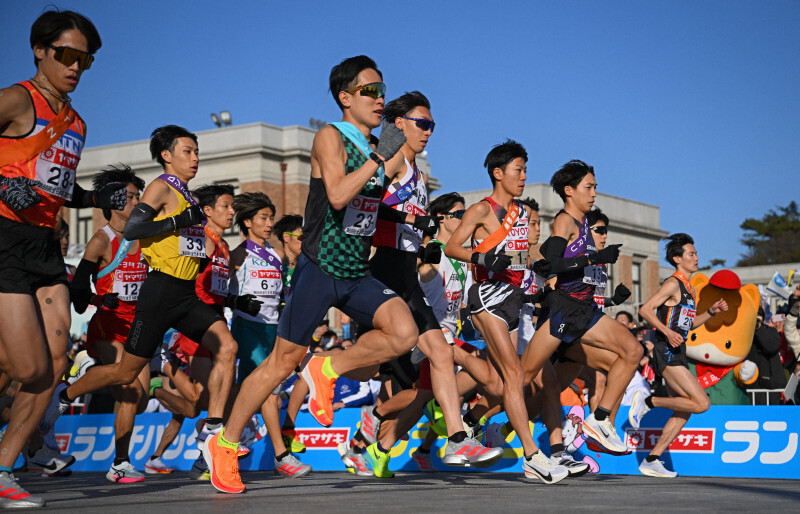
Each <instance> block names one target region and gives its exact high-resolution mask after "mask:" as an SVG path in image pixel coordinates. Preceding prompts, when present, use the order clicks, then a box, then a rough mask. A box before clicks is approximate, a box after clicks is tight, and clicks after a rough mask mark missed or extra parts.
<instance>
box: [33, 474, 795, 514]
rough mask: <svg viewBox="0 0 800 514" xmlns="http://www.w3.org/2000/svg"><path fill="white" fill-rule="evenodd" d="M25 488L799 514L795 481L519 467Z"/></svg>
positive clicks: (53, 505) (67, 506) (269, 504)
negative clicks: (560, 472) (557, 475)
mask: <svg viewBox="0 0 800 514" xmlns="http://www.w3.org/2000/svg"><path fill="white" fill-rule="evenodd" d="M18 478H19V479H20V483H21V485H22V486H23V487H25V488H26V489H27V490H28V491H29V492H31V493H33V494H37V495H41V496H43V497H44V498H45V499H46V500H47V507H46V508H45V509H44V510H54V509H58V511H60V512H82V513H90V512H100V511H102V512H104V513H109V512H112V513H117V512H138V513H141V514H144V513H147V514H155V513H159V512H163V513H165V514H166V513H170V514H171V513H173V512H187V513H188V512H192V513H196V512H220V513H225V514H233V513H237V512H253V511H256V509H260V510H262V511H263V510H266V509H268V510H269V511H270V512H276V513H281V514H284V513H290V512H313V513H315V514H323V513H325V514H327V513H329V512H350V513H362V512H378V513H383V512H406V513H408V512H411V513H414V512H420V513H422V512H437V513H440V512H475V513H481V512H488V513H495V512H501V513H506V512H523V511H524V512H531V511H533V510H535V511H540V512H541V511H544V512H554V511H559V512H566V511H589V510H591V511H595V512H598V511H599V512H606V511H611V510H615V511H619V510H625V511H632V510H640V511H641V510H642V509H647V510H648V511H656V512H672V511H681V512H686V511H697V512H726V511H729V512H740V511H743V510H746V509H752V510H753V511H755V512H797V511H798V510H800V481H797V480H779V479H775V480H766V479H749V478H697V477H678V478H674V479H657V478H650V477H644V476H638V475H637V476H627V475H586V476H584V477H580V478H574V479H566V480H564V481H562V482H561V483H559V484H555V485H544V484H542V483H541V482H539V481H530V480H527V479H525V478H523V477H522V473H521V472H520V473H458V472H453V473H436V474H423V473H397V474H396V476H395V478H393V479H383V480H381V479H376V478H361V477H356V476H354V475H351V474H349V473H346V472H330V471H329V472H315V473H311V474H310V475H308V476H306V477H304V478H301V479H296V480H291V479H283V478H280V477H277V476H276V475H273V474H272V473H271V472H244V473H243V480H244V483H245V485H246V486H247V491H246V492H245V493H244V494H240V495H229V494H222V493H218V492H216V490H214V488H213V487H212V486H211V484H210V483H209V482H196V481H192V480H190V479H189V478H188V476H187V473H186V472H175V473H173V474H172V475H160V476H153V475H148V476H147V479H146V480H145V481H144V482H141V483H138V484H126V485H122V484H112V483H110V482H108V481H106V479H105V474H104V473H74V474H72V475H71V476H68V477H57V478H55V477H40V476H38V475H35V474H33V473H20V474H18Z"/></svg>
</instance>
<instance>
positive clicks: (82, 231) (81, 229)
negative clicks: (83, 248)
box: [70, 208, 94, 245]
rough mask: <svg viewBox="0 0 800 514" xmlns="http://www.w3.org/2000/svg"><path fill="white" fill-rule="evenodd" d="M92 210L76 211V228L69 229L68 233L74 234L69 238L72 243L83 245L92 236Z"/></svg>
mask: <svg viewBox="0 0 800 514" xmlns="http://www.w3.org/2000/svg"><path fill="white" fill-rule="evenodd" d="M93 218H94V209H92V208H89V209H78V212H77V218H76V227H75V228H74V229H71V230H70V232H71V233H72V234H74V236H72V237H71V239H72V241H71V242H72V243H76V244H80V245H85V244H86V243H88V242H89V239H91V238H92V236H93V235H94V223H93V221H92V220H93Z"/></svg>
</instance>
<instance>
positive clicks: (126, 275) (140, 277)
mask: <svg viewBox="0 0 800 514" xmlns="http://www.w3.org/2000/svg"><path fill="white" fill-rule="evenodd" d="M145 278H147V271H146V270H145V271H124V270H117V271H115V272H114V290H113V292H114V293H117V295H118V296H117V297H118V298H119V299H120V300H122V301H123V302H135V301H136V300H138V299H139V290H140V289H141V288H142V283H143V282H144V279H145Z"/></svg>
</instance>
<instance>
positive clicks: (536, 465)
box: [522, 450, 569, 484]
mask: <svg viewBox="0 0 800 514" xmlns="http://www.w3.org/2000/svg"><path fill="white" fill-rule="evenodd" d="M522 470H523V471H525V477H526V478H538V479H539V480H541V481H542V482H544V483H545V484H555V483H558V482H560V481H562V480H564V479H565V478H567V476H569V471H567V468H565V467H563V466H561V465H558V464H556V463H554V462H553V461H552V460H550V459H548V458H547V457H546V456H545V455H544V454H543V453H542V452H541V450H538V451H537V452H536V453H534V454H533V455H531V456H530V457H525V458H523V459H522Z"/></svg>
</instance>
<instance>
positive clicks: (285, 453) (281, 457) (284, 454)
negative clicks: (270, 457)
mask: <svg viewBox="0 0 800 514" xmlns="http://www.w3.org/2000/svg"><path fill="white" fill-rule="evenodd" d="M288 456H289V450H286V451H285V452H283V453H281V454H280V455H278V456H277V457H275V460H277V461H278V462H280V461H282V460H283V459H285V458H286V457H288Z"/></svg>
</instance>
